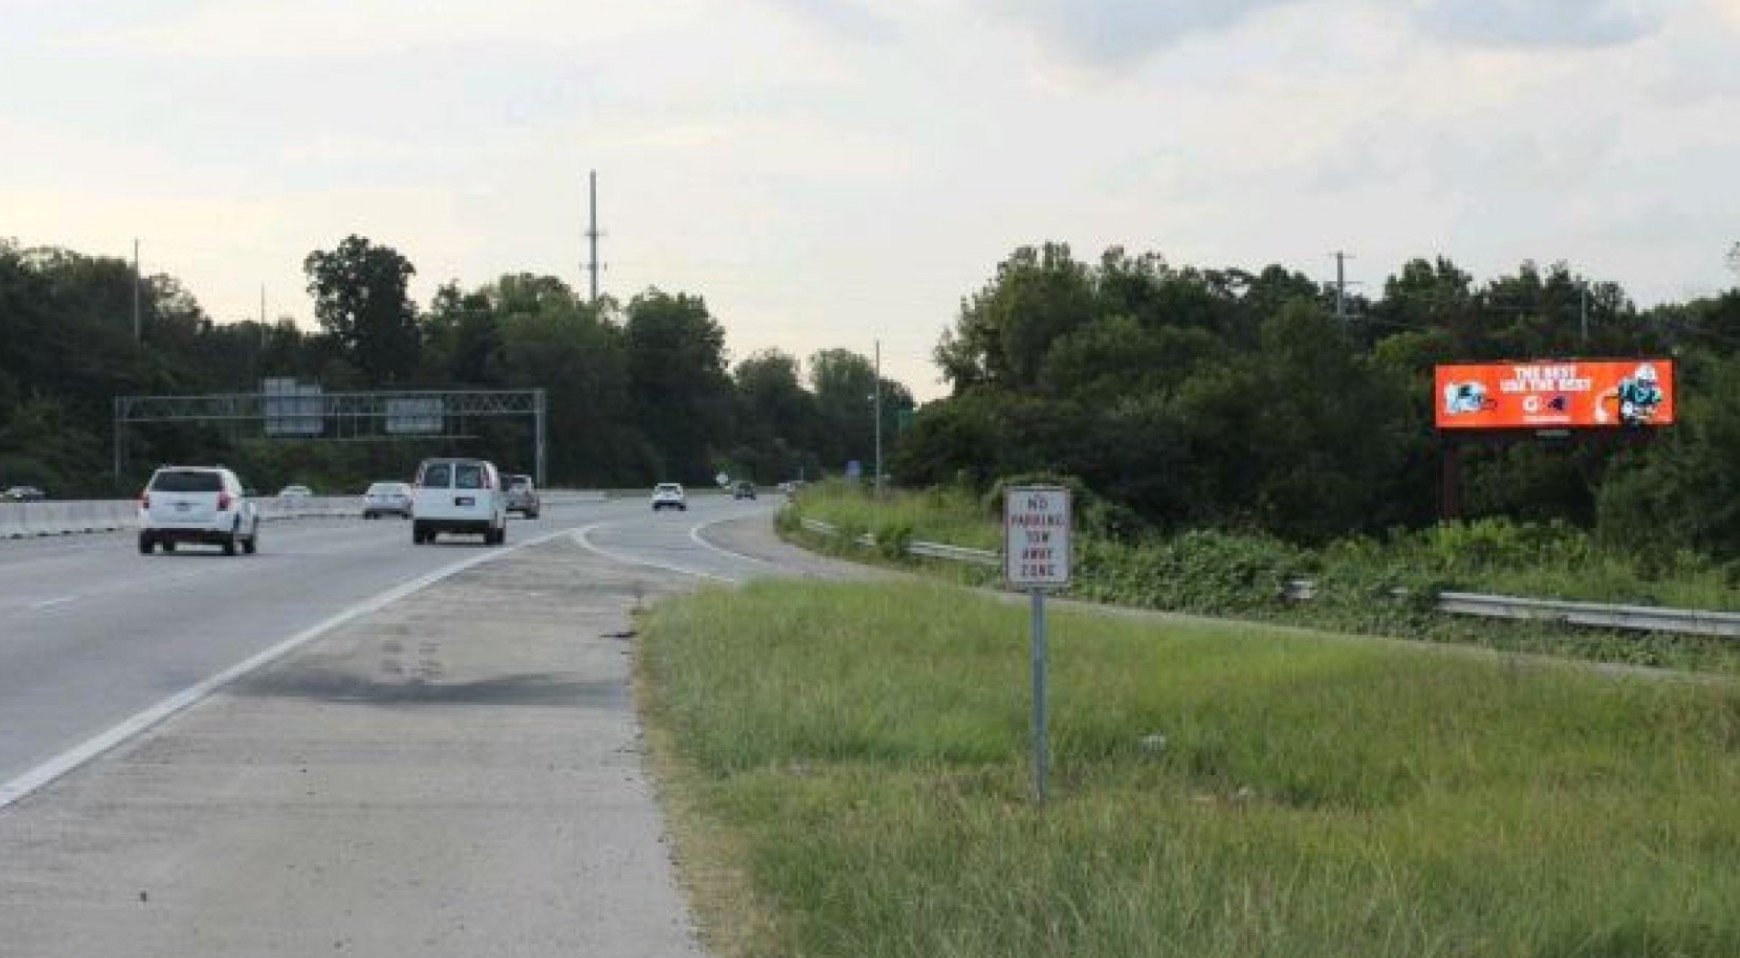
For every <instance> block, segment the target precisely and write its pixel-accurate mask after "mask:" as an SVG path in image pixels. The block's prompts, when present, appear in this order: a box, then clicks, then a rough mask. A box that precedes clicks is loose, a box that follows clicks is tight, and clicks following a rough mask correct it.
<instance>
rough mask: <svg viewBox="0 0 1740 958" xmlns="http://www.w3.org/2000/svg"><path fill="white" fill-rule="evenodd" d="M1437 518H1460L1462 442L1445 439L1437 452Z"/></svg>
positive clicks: (1444, 519)
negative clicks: (1438, 494) (1438, 495)
mask: <svg viewBox="0 0 1740 958" xmlns="http://www.w3.org/2000/svg"><path fill="white" fill-rule="evenodd" d="M1438 458H1439V463H1440V468H1439V482H1440V486H1439V492H1440V497H1439V501H1438V518H1439V520H1440V521H1445V522H1448V521H1450V520H1453V519H1460V518H1462V444H1461V443H1459V442H1457V441H1456V440H1454V439H1445V440H1444V444H1443V446H1442V449H1441V452H1440V453H1439V457H1438Z"/></svg>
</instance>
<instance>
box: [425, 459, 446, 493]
mask: <svg viewBox="0 0 1740 958" xmlns="http://www.w3.org/2000/svg"><path fill="white" fill-rule="evenodd" d="M418 484H419V485H423V486H434V487H435V488H438V489H439V488H444V487H446V486H451V485H453V464H452V463H450V462H432V463H430V464H429V465H427V466H424V467H423V478H422V479H420V480H418Z"/></svg>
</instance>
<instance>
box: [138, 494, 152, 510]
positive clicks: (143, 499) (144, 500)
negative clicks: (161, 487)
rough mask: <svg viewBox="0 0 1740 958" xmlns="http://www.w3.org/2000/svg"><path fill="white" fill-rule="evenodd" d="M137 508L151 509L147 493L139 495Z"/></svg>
mask: <svg viewBox="0 0 1740 958" xmlns="http://www.w3.org/2000/svg"><path fill="white" fill-rule="evenodd" d="M139 508H141V509H149V508H151V493H149V492H141V493H139Z"/></svg>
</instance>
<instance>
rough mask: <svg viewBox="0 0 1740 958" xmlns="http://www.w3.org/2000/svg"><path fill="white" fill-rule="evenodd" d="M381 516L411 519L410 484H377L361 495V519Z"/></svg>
mask: <svg viewBox="0 0 1740 958" xmlns="http://www.w3.org/2000/svg"><path fill="white" fill-rule="evenodd" d="M381 516H399V517H401V518H404V519H409V518H411V484H410V483H408V482H377V483H375V484H374V485H372V486H369V489H368V491H367V492H365V493H363V518H364V519H379V518H380V517H381Z"/></svg>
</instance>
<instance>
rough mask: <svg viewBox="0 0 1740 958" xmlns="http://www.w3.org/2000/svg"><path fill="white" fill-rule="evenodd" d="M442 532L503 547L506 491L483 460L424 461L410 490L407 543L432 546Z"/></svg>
mask: <svg viewBox="0 0 1740 958" xmlns="http://www.w3.org/2000/svg"><path fill="white" fill-rule="evenodd" d="M443 532H448V533H460V534H468V535H480V536H483V542H484V545H492V546H498V545H501V544H502V543H503V542H506V541H507V491H506V490H505V489H503V488H502V481H501V473H500V472H498V471H497V470H496V468H495V463H493V462H490V461H489V460H487V459H425V460H424V461H423V464H422V465H420V466H418V467H417V483H416V485H415V486H413V487H412V489H411V541H412V542H413V543H415V544H417V545H422V544H423V543H425V542H434V541H435V537H436V536H438V535H440V534H441V533H443Z"/></svg>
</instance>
